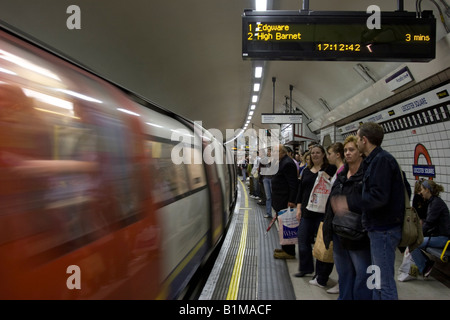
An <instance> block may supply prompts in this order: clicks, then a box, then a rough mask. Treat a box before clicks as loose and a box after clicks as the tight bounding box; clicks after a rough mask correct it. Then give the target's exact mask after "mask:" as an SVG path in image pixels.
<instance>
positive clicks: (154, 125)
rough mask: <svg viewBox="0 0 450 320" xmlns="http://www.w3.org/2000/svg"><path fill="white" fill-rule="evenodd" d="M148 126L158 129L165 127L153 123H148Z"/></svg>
mask: <svg viewBox="0 0 450 320" xmlns="http://www.w3.org/2000/svg"><path fill="white" fill-rule="evenodd" d="M146 124H148V125H149V126H153V127H157V128H162V127H163V126H160V125H159V124H156V123H151V122H146Z"/></svg>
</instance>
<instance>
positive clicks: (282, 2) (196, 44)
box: [0, 0, 442, 132]
mask: <svg viewBox="0 0 450 320" xmlns="http://www.w3.org/2000/svg"><path fill="white" fill-rule="evenodd" d="M413 2H414V1H406V3H405V9H406V10H408V11H415V6H414V3H413ZM74 3H75V2H73V1H68V0H45V1H43V0H40V1H36V0H15V1H5V0H2V1H1V2H0V20H3V21H5V22H6V23H8V24H11V25H12V26H14V27H16V28H17V29H19V30H22V31H23V32H25V33H27V34H30V35H31V36H33V37H35V38H37V39H39V40H40V41H42V42H43V43H46V44H48V45H49V46H51V47H53V48H55V49H57V50H58V51H60V52H62V53H63V54H65V55H67V56H69V57H71V58H73V59H74V60H77V61H80V62H81V63H82V64H84V65H86V66H87V67H88V68H90V69H92V70H94V71H95V72H96V73H98V74H99V75H102V76H103V77H105V78H107V79H109V80H111V81H113V82H115V83H117V84H120V85H122V86H123V87H125V88H127V89H129V90H131V91H134V92H136V93H138V94H140V95H142V96H144V97H146V98H148V99H149V100H151V101H153V102H154V103H156V104H158V105H160V106H162V107H163V108H165V109H169V110H171V111H173V112H176V113H178V114H181V115H183V116H185V117H187V118H189V119H191V120H195V121H202V124H203V126H204V127H206V128H217V129H219V130H221V131H222V132H225V130H226V129H238V128H241V127H242V126H243V125H244V123H245V121H246V119H247V112H248V109H249V106H250V103H251V94H252V90H253V88H252V77H253V69H252V66H253V63H254V62H252V61H249V60H243V59H242V57H241V55H242V49H241V44H242V23H241V15H242V13H243V11H244V9H247V8H254V7H255V5H254V1H253V0H252V1H250V0H240V1H236V0H235V1H224V0H190V1H186V0H170V1H167V0H166V1H162V0H159V1H156V0H151V1H149V0H129V1H123V0H110V1H92V0H77V1H76V5H78V6H79V7H80V9H81V29H80V30H69V29H68V28H67V27H66V20H67V19H68V17H69V14H67V13H66V10H67V8H68V6H69V5H71V4H74ZM273 3H274V5H273V6H272V2H270V1H269V8H271V9H276V10H299V9H301V6H302V1H301V0H295V1H294V0H276V1H273ZM371 4H377V5H378V6H380V8H381V9H382V11H395V10H396V9H397V1H394V0H378V1H373V0H357V1H356V0H353V1H350V0H339V1H336V0H312V1H310V10H314V11H322V10H324V11H325V10H328V11H342V10H344V11H366V9H367V7H368V6H369V5H371ZM422 9H423V10H432V9H434V8H433V5H432V4H431V3H430V2H429V1H426V2H425V1H424V2H423V4H422ZM435 16H437V15H436V13H435ZM440 28H442V27H440ZM355 64H356V63H355V62H333V61H325V62H314V61H289V62H288V61H266V62H265V63H264V73H263V85H262V89H261V92H260V99H259V101H258V103H257V108H256V111H255V114H254V115H253V118H252V120H251V123H252V125H253V126H254V127H256V128H262V127H264V128H269V127H270V126H268V125H263V124H261V121H260V120H261V116H260V114H261V113H270V112H272V110H273V109H275V112H283V111H284V110H285V106H284V104H285V102H286V97H289V95H290V91H289V85H292V86H293V91H292V97H293V107H296V108H298V109H300V110H301V111H303V112H304V113H305V114H306V115H307V117H309V118H310V119H311V120H312V121H313V120H316V119H318V118H320V117H321V116H323V115H326V114H327V113H328V112H329V111H330V110H333V109H334V108H336V107H338V106H340V105H342V104H343V103H344V102H346V101H348V100H349V99H351V98H352V97H354V96H356V95H357V94H358V93H360V92H361V91H363V90H365V89H366V88H368V87H370V86H371V85H373V82H372V81H368V82H367V81H365V80H364V79H363V78H362V77H361V76H360V75H359V74H358V73H357V72H356V71H355V70H354V66H355ZM364 65H365V66H367V67H368V68H369V69H370V70H371V72H372V74H373V76H374V78H375V79H376V80H379V79H381V78H383V77H385V76H386V75H387V74H389V73H390V72H392V71H393V70H395V69H396V68H398V66H399V65H400V64H399V63H382V62H373V63H364ZM272 77H276V79H277V80H276V90H275V92H276V95H275V105H274V104H273V94H272V92H273V91H272V80H271V79H272ZM321 99H323V100H325V101H326V102H327V104H328V107H326V106H324V105H323V104H322V103H321V102H320V100H321ZM328 108H329V109H328Z"/></svg>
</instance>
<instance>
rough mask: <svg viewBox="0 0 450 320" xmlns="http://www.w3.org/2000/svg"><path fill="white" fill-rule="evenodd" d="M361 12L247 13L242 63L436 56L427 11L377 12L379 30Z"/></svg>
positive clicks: (432, 24)
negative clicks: (248, 61) (372, 26)
mask: <svg viewBox="0 0 450 320" xmlns="http://www.w3.org/2000/svg"><path fill="white" fill-rule="evenodd" d="M370 18H371V14H368V13H366V12H346V11H342V12H339V11H338V12H328V11H327V12H323V11H309V12H306V13H302V12H300V11H253V10H246V11H245V12H244V14H243V16H242V28H243V32H242V57H243V58H244V59H255V60H344V61H345V60H347V61H415V62H427V61H430V60H432V59H434V58H435V54H436V19H435V18H434V16H433V12H432V11H424V12H422V17H421V18H418V17H416V13H411V12H381V13H380V19H379V21H380V24H379V27H380V28H379V29H377V28H371V27H369V26H368V24H367V21H368V19H370Z"/></svg>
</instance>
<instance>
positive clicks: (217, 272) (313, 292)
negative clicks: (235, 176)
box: [199, 182, 450, 300]
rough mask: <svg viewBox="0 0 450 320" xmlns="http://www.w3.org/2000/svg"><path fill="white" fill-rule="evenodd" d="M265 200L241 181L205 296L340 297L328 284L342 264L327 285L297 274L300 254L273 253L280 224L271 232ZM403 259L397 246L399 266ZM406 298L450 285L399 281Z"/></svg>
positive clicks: (439, 294)
mask: <svg viewBox="0 0 450 320" xmlns="http://www.w3.org/2000/svg"><path fill="white" fill-rule="evenodd" d="M264 213H265V206H261V205H258V204H257V200H255V199H252V198H250V197H249V195H248V187H247V185H244V183H243V182H241V183H239V192H238V200H237V204H236V208H235V212H234V214H233V218H232V221H231V223H230V227H229V231H228V233H227V236H226V238H225V240H224V244H223V247H222V250H221V252H220V253H219V256H218V257H217V260H216V262H215V265H214V267H213V270H212V272H211V274H210V276H209V278H208V280H207V283H206V285H205V287H204V289H203V291H202V293H201V295H200V297H199V300H336V299H337V297H338V295H337V294H329V293H327V291H326V290H327V289H328V288H331V287H332V286H334V285H335V284H336V283H337V279H338V276H337V273H336V268H334V269H333V272H332V274H331V276H330V280H329V281H328V285H327V287H325V288H319V287H317V286H314V285H311V284H309V281H310V280H311V279H312V277H311V276H309V277H308V276H306V277H303V278H296V277H294V274H295V273H296V272H297V269H298V254H297V258H296V259H292V260H279V259H274V258H273V250H274V249H275V248H279V247H280V245H279V239H278V231H277V228H278V225H277V224H274V225H273V227H272V228H271V229H270V231H269V232H266V229H267V227H268V225H269V223H270V219H267V218H264ZM401 262H402V255H401V253H400V251H398V252H397V258H396V269H398V267H399V266H400V264H401ZM397 289H398V294H399V299H400V300H450V288H449V287H448V286H446V285H444V284H443V283H442V282H441V281H438V280H436V279H435V278H434V277H433V272H432V273H431V276H430V277H429V278H428V279H423V278H422V277H421V276H419V278H418V279H417V280H412V281H407V282H399V281H397Z"/></svg>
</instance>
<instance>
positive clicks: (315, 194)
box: [306, 171, 332, 213]
mask: <svg viewBox="0 0 450 320" xmlns="http://www.w3.org/2000/svg"><path fill="white" fill-rule="evenodd" d="M324 174H325V172H323V171H319V173H318V174H317V178H316V181H315V183H314V187H313V188H312V190H311V194H310V195H309V201H308V205H307V206H306V209H308V210H309V211H314V212H319V213H325V207H326V204H327V200H328V196H329V195H330V191H331V187H332V185H331V182H330V180H329V179H327V178H325V176H324Z"/></svg>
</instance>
